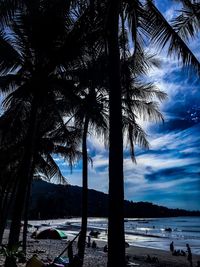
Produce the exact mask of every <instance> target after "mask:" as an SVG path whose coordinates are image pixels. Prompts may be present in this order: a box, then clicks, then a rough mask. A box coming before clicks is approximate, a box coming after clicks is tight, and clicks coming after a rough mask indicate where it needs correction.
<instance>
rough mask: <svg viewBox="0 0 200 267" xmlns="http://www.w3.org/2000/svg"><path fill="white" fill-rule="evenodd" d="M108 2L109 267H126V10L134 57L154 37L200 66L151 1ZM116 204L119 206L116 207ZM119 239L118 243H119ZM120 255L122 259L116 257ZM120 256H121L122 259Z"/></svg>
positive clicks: (154, 39)
mask: <svg viewBox="0 0 200 267" xmlns="http://www.w3.org/2000/svg"><path fill="white" fill-rule="evenodd" d="M120 3H121V1H113V0H110V1H108V3H107V4H108V13H107V24H106V29H107V43H108V54H109V63H110V72H109V79H110V92H109V99H110V100H109V101H110V137H109V210H110V213H109V224H108V227H109V229H108V247H109V249H108V267H111V266H115V265H116V266H117V265H118V266H125V247H124V222H123V197H124V192H123V142H122V131H121V129H122V122H121V121H122V114H121V112H122V106H121V97H122V88H121V81H120V51H119V40H118V34H119V15H120V12H121V10H124V11H125V14H126V17H125V19H124V20H125V22H128V23H129V27H130V29H131V32H132V40H133V48H134V49H133V55H134V56H135V55H136V54H137V51H138V50H140V48H141V47H142V40H143V39H142V34H143V33H146V36H147V37H148V36H150V37H151V40H152V41H154V42H155V43H157V44H158V48H162V47H164V46H165V45H166V44H169V54H175V55H176V54H177V56H178V58H179V59H181V60H182V61H183V63H184V65H187V66H188V65H190V64H191V65H193V67H194V68H196V70H197V71H198V72H199V67H200V64H199V62H198V60H197V59H196V57H195V56H194V54H193V53H192V52H191V51H190V50H189V48H188V47H187V46H186V45H185V43H184V42H183V41H182V39H181V38H180V36H179V35H178V34H177V33H176V32H175V31H174V30H173V28H172V27H171V26H170V25H169V23H168V22H167V21H166V20H165V19H164V17H163V16H162V14H161V13H160V12H159V11H158V9H157V8H156V7H155V5H154V4H153V2H152V1H151V0H147V1H145V6H144V5H142V3H141V2H140V1H124V2H123V3H124V5H123V6H120ZM116 203H118V205H117V207H116ZM116 237H118V242H115V239H116ZM116 255H118V257H116ZM119 255H120V256H119Z"/></svg>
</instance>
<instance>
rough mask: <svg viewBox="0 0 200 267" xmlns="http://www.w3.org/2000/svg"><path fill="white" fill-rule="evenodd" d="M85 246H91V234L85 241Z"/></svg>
mask: <svg viewBox="0 0 200 267" xmlns="http://www.w3.org/2000/svg"><path fill="white" fill-rule="evenodd" d="M87 247H88V248H90V247H91V236H90V235H89V236H88V242H87Z"/></svg>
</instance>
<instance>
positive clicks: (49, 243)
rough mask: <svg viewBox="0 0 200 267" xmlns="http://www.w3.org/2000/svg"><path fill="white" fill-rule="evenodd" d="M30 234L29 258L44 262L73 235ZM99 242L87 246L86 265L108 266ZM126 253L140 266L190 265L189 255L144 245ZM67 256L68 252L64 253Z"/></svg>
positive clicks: (199, 257)
mask: <svg viewBox="0 0 200 267" xmlns="http://www.w3.org/2000/svg"><path fill="white" fill-rule="evenodd" d="M7 234H8V231H7V230H6V232H5V236H4V243H6V239H7ZM30 235H31V233H29V234H28V242H27V259H30V258H31V257H32V255H34V254H37V256H38V258H39V259H41V260H42V261H44V262H47V261H48V260H53V259H54V258H55V257H56V256H58V255H59V254H60V253H61V252H62V251H63V250H64V248H65V247H66V245H67V242H69V240H70V239H72V238H73V237H72V236H70V235H69V237H68V239H67V240H35V239H32V238H31V237H30ZM93 240H95V242H96V243H97V248H96V249H93V248H86V252H85V262H84V267H106V263H107V253H106V252H104V251H103V247H104V245H105V244H106V242H105V241H102V240H98V239H96V238H92V241H93ZM76 246H77V243H76V242H74V246H73V251H74V254H75V253H76V252H77V249H76ZM126 254H127V256H128V257H129V262H130V266H140V267H145V266H147V267H151V266H152V267H153V266H157V267H173V266H174V267H190V264H189V262H188V261H187V256H172V255H171V253H170V252H167V251H163V250H158V249H150V248H143V247H136V246H130V247H128V248H127V249H126ZM147 255H149V256H150V257H151V258H153V257H155V258H156V259H158V261H157V262H151V263H150V262H148V261H147V260H146V259H147ZM64 256H67V254H64ZM197 261H200V255H194V254H193V266H194V267H196V266H197ZM3 263H4V258H3V257H2V256H1V257H0V266H2V267H3V266H4V265H3ZM18 266H19V267H24V266H25V264H20V263H19V264H18Z"/></svg>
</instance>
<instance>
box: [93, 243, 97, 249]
mask: <svg viewBox="0 0 200 267" xmlns="http://www.w3.org/2000/svg"><path fill="white" fill-rule="evenodd" d="M92 248H94V249H95V248H97V243H96V242H95V241H93V242H92Z"/></svg>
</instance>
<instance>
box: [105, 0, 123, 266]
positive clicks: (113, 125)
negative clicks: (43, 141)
mask: <svg viewBox="0 0 200 267" xmlns="http://www.w3.org/2000/svg"><path fill="white" fill-rule="evenodd" d="M119 10H120V1H119V0H118V1H117V0H110V1H109V10H108V24H107V44H108V59H109V83H110V91H109V105H110V110H109V112H110V114H109V116H110V127H109V215H108V265H107V266H108V267H113V266H120V267H123V266H125V239H124V181H123V135H122V103H121V94H122V92H121V81H120V53H119V43H118V31H119Z"/></svg>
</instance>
